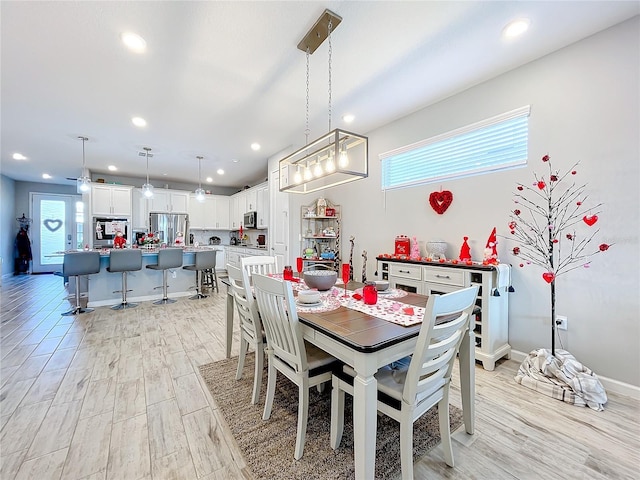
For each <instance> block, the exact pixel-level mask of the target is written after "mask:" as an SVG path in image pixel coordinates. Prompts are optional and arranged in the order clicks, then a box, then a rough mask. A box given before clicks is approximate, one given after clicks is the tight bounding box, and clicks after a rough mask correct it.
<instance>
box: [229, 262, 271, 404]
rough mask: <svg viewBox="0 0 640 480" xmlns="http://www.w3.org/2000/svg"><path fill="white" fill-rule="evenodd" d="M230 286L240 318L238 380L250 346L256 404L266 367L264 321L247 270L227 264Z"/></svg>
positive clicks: (254, 402) (254, 400)
mask: <svg viewBox="0 0 640 480" xmlns="http://www.w3.org/2000/svg"><path fill="white" fill-rule="evenodd" d="M227 274H228V275H229V286H230V288H231V292H232V294H233V300H234V303H235V305H236V310H237V312H238V317H239V319H240V354H239V356H238V370H237V371H236V380H240V379H241V378H242V370H243V369H244V360H245V357H246V356H247V351H248V349H249V346H251V347H253V351H254V352H255V357H256V358H255V371H254V374H253V395H252V396H251V403H253V404H256V403H258V400H259V398H260V388H261V387H262V370H263V369H264V335H263V332H262V322H261V321H260V315H259V314H258V308H257V304H256V301H255V299H254V298H253V294H252V292H251V287H249V283H248V277H247V272H245V271H242V270H240V269H239V268H238V267H235V266H233V265H227Z"/></svg>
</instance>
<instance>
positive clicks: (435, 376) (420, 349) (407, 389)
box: [402, 286, 478, 404]
mask: <svg viewBox="0 0 640 480" xmlns="http://www.w3.org/2000/svg"><path fill="white" fill-rule="evenodd" d="M477 294H478V287H477V286H473V287H469V288H465V289H462V290H457V291H455V292H451V293H448V294H446V295H430V296H429V300H428V301H427V307H426V311H425V314H424V320H423V322H422V327H421V328H420V334H419V335H418V341H417V343H416V348H415V350H414V353H413V357H412V359H411V363H410V365H409V370H408V371H407V376H406V379H405V385H404V391H403V394H402V398H403V401H404V402H407V403H409V404H415V403H416V401H418V400H420V399H422V398H425V397H426V396H428V395H429V394H430V393H431V392H434V391H437V390H438V389H439V388H440V387H441V386H442V385H444V384H445V383H446V382H448V381H449V379H450V377H451V370H452V369H453V364H454V361H455V357H456V353H457V352H458V350H459V348H460V344H461V343H462V338H463V335H466V334H467V333H466V331H467V329H468V328H469V321H470V318H471V314H472V312H473V308H474V306H475V300H476V296H477ZM443 316H446V317H447V320H448V321H446V322H443V323H439V324H437V325H436V318H438V317H443ZM449 317H451V318H449Z"/></svg>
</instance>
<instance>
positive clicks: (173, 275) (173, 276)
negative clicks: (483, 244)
mask: <svg viewBox="0 0 640 480" xmlns="http://www.w3.org/2000/svg"><path fill="white" fill-rule="evenodd" d="M177 276H178V274H177V273H176V271H175V270H171V278H176V277H177ZM558 318H560V317H558Z"/></svg>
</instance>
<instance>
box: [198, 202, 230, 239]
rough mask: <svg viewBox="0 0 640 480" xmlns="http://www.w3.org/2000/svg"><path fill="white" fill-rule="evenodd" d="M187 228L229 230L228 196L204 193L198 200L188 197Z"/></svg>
mask: <svg viewBox="0 0 640 480" xmlns="http://www.w3.org/2000/svg"><path fill="white" fill-rule="evenodd" d="M189 228H192V229H194V230H229V197H225V196H223V195H206V196H205V197H204V202H199V201H198V200H197V199H196V198H195V195H191V197H190V198H189Z"/></svg>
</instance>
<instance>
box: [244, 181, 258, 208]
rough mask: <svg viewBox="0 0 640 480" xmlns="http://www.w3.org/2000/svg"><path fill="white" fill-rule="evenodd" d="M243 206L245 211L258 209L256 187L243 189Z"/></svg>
mask: <svg viewBox="0 0 640 480" xmlns="http://www.w3.org/2000/svg"><path fill="white" fill-rule="evenodd" d="M245 208H246V211H245V213H246V212H255V211H257V210H258V190H257V188H256V187H251V188H249V189H247V190H245Z"/></svg>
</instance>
